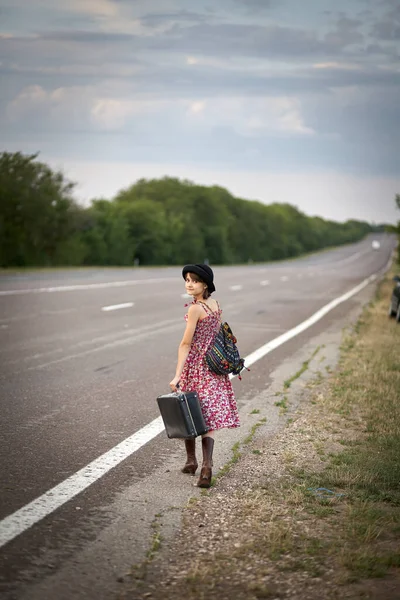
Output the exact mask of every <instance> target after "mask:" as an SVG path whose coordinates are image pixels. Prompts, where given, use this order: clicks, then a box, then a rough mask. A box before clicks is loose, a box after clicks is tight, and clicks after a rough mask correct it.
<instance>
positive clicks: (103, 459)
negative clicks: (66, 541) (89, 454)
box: [0, 417, 164, 547]
mask: <svg viewBox="0 0 400 600" xmlns="http://www.w3.org/2000/svg"><path fill="white" fill-rule="evenodd" d="M163 429H164V424H163V422H162V419H161V417H158V418H157V419H155V420H154V421H152V422H151V423H149V424H148V425H146V426H145V427H142V429H140V430H139V431H137V432H136V433H134V434H133V435H131V436H130V437H129V438H127V439H126V440H124V441H123V442H121V443H120V444H118V445H117V446H115V448H112V449H111V450H109V451H108V452H106V453H105V454H103V455H102V456H99V458H97V459H96V460H94V461H93V462H91V463H90V464H88V465H87V466H86V467H84V468H83V469H81V470H80V471H78V472H77V473H75V474H74V475H71V477H68V479H66V480H65V481H63V482H61V483H59V484H58V485H56V486H55V487H53V488H52V489H51V490H49V491H48V492H46V493H45V494H43V495H42V496H40V497H39V498H37V499H36V500H33V501H32V502H30V503H29V504H27V505H26V506H24V507H22V508H21V509H20V510H17V511H16V512H15V513H13V514H12V515H10V516H8V517H6V518H5V519H3V520H2V521H1V522H0V547H2V546H4V544H7V542H10V541H11V540H12V539H14V538H15V537H16V536H17V535H19V534H21V533H23V532H24V531H26V530H27V529H29V528H30V527H32V525H34V524H35V523H37V522H38V521H40V520H41V519H43V518H44V517H46V516H47V515H49V514H50V513H52V512H53V511H54V510H56V509H57V508H59V507H60V506H62V505H63V504H65V502H68V501H69V500H71V498H74V497H75V496H76V495H77V494H80V493H81V492H83V490H85V489H86V488H88V487H89V486H90V485H92V483H94V482H95V481H97V480H98V479H100V477H103V475H105V474H106V473H108V471H110V470H111V469H113V468H114V467H116V466H117V465H119V463H120V462H122V461H123V460H125V459H126V458H128V456H131V454H133V453H134V452H136V451H137V450H139V448H141V447H142V446H144V444H147V442H150V440H152V439H153V438H155V437H156V436H157V435H158V434H159V433H161V432H162V431H163Z"/></svg>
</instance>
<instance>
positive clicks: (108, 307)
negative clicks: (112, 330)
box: [101, 302, 133, 312]
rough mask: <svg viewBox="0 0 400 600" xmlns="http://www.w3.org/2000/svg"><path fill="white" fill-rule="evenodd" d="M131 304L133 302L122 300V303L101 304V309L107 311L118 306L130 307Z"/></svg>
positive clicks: (117, 308)
mask: <svg viewBox="0 0 400 600" xmlns="http://www.w3.org/2000/svg"><path fill="white" fill-rule="evenodd" d="M131 306H133V302H124V303H123V304H111V305H110V306H102V308H101V310H104V311H106V312H107V311H109V310H119V309H120V308H131Z"/></svg>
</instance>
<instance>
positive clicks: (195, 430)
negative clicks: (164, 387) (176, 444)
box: [157, 392, 208, 439]
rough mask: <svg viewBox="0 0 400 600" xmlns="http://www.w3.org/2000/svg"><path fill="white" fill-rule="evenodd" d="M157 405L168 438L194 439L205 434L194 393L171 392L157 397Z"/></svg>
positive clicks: (197, 400)
mask: <svg viewBox="0 0 400 600" xmlns="http://www.w3.org/2000/svg"><path fill="white" fill-rule="evenodd" d="M157 403H158V408H159V409H160V413H161V417H162V420H163V421H164V425H165V430H166V432H167V436H168V437H169V438H181V439H183V438H195V437H197V436H198V435H204V434H205V433H207V431H208V428H207V427H206V424H205V422H204V417H203V413H202V412H201V407H200V402H199V398H198V396H197V393H196V392H186V393H184V392H171V393H169V394H164V395H162V396H158V398H157Z"/></svg>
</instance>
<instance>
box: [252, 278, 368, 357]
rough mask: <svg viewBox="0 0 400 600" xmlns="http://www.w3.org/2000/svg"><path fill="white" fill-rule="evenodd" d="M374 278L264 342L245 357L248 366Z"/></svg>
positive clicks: (365, 280)
mask: <svg viewBox="0 0 400 600" xmlns="http://www.w3.org/2000/svg"><path fill="white" fill-rule="evenodd" d="M374 279H376V275H371V276H370V277H368V278H367V279H364V281H363V282H362V283H360V284H359V285H357V286H356V287H355V288H353V289H352V290H350V291H349V292H347V293H346V294H343V296H339V298H336V299H335V300H332V302H329V304H326V305H325V306H323V307H322V308H321V309H320V310H318V311H317V312H316V313H314V314H313V315H312V316H311V317H310V318H309V319H306V320H305V321H303V322H302V323H300V324H299V325H297V326H296V327H293V329H289V331H286V332H285V333H283V334H282V335H280V336H279V337H277V338H275V339H274V340H271V341H270V342H267V343H266V344H264V346H261V348H258V350H255V351H254V352H252V353H251V354H249V355H248V356H246V358H245V364H246V366H247V367H248V366H250V365H252V364H254V363H255V362H257V361H258V360H260V358H263V357H264V356H266V355H267V354H269V352H272V350H275V348H278V347H279V346H281V345H282V344H284V343H285V342H287V341H288V340H291V339H292V338H294V337H295V336H296V335H299V333H302V332H303V331H305V330H306V329H308V328H309V327H311V326H312V325H315V323H317V321H320V320H321V319H322V317H324V316H325V315H326V314H327V313H328V312H330V311H331V310H333V309H334V308H336V307H337V306H338V305H339V304H342V302H345V301H346V300H348V299H349V298H351V297H352V296H355V294H358V292H360V291H361V290H362V289H364V288H365V287H366V286H367V285H368V284H369V283H371V282H372V281H374Z"/></svg>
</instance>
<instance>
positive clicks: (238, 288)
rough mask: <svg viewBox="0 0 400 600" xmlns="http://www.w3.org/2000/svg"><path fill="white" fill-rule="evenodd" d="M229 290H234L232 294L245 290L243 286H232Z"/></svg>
mask: <svg viewBox="0 0 400 600" xmlns="http://www.w3.org/2000/svg"><path fill="white" fill-rule="evenodd" d="M229 289H230V290H232V292H237V291H239V290H241V289H243V286H242V285H231V286H230V288H229Z"/></svg>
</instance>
